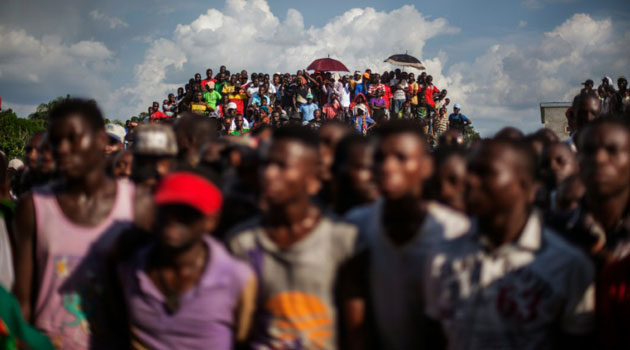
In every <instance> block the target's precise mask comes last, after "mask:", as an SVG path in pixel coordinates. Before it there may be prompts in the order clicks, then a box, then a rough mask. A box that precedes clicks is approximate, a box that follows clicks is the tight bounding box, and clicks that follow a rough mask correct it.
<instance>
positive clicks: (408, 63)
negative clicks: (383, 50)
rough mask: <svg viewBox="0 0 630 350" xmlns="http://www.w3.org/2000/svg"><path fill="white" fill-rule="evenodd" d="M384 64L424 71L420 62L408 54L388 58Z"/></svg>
mask: <svg viewBox="0 0 630 350" xmlns="http://www.w3.org/2000/svg"><path fill="white" fill-rule="evenodd" d="M384 62H387V63H391V64H394V65H397V66H403V67H413V68H416V69H419V70H425V68H424V66H423V65H422V62H420V60H419V59H417V58H415V57H413V56H411V55H408V54H400V55H393V56H389V58H388V59H386V60H385V61H384Z"/></svg>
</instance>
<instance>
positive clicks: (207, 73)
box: [206, 68, 212, 79]
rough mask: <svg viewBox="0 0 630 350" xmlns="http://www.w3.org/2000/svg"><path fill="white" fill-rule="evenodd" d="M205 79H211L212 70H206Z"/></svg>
mask: <svg viewBox="0 0 630 350" xmlns="http://www.w3.org/2000/svg"><path fill="white" fill-rule="evenodd" d="M206 78H208V79H212V69H210V68H208V69H206Z"/></svg>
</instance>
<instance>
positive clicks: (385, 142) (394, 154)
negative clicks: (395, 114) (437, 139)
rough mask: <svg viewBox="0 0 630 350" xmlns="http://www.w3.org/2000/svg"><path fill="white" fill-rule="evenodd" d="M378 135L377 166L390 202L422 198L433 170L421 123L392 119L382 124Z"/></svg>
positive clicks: (377, 178) (378, 181) (383, 189)
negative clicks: (424, 187)
mask: <svg viewBox="0 0 630 350" xmlns="http://www.w3.org/2000/svg"><path fill="white" fill-rule="evenodd" d="M378 136H379V138H380V141H379V144H378V146H377V148H376V153H375V157H374V159H375V161H374V163H375V164H374V165H375V169H376V180H377V183H378V185H379V188H380V191H381V193H382V194H383V196H384V197H385V199H386V200H389V201H398V200H402V199H419V198H420V197H421V196H422V189H423V186H422V185H423V183H424V182H425V181H426V180H427V179H428V178H429V177H430V176H431V174H432V173H433V164H432V161H431V157H430V155H429V154H428V148H427V142H426V139H425V137H424V135H423V130H422V125H420V124H419V123H418V122H416V121H412V120H404V119H400V120H393V121H390V122H388V123H385V124H384V125H382V126H380V127H379V129H378Z"/></svg>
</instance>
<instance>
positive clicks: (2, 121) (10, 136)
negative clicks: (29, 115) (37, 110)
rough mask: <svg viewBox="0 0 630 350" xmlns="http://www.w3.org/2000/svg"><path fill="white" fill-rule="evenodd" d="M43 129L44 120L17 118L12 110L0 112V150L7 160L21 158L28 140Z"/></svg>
mask: <svg viewBox="0 0 630 350" xmlns="http://www.w3.org/2000/svg"><path fill="white" fill-rule="evenodd" d="M44 129H45V120H43V119H39V118H34V119H25V118H18V116H17V115H16V114H15V113H14V112H13V111H12V110H10V109H9V110H6V111H2V112H0V130H2V132H0V150H2V151H3V152H4V153H5V154H6V155H7V158H8V159H13V158H22V157H23V156H24V147H25V146H26V142H27V141H28V139H29V138H30V137H31V136H32V135H33V134H35V133H36V132H38V131H42V130H44Z"/></svg>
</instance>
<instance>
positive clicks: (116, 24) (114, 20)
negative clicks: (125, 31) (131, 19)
mask: <svg viewBox="0 0 630 350" xmlns="http://www.w3.org/2000/svg"><path fill="white" fill-rule="evenodd" d="M90 18H92V19H93V20H95V21H97V22H103V23H105V24H107V25H108V26H109V28H110V29H116V28H127V27H129V24H128V23H127V22H125V21H123V20H122V19H120V18H118V17H114V16H108V15H106V14H104V13H102V12H101V11H99V10H92V11H90Z"/></svg>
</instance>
